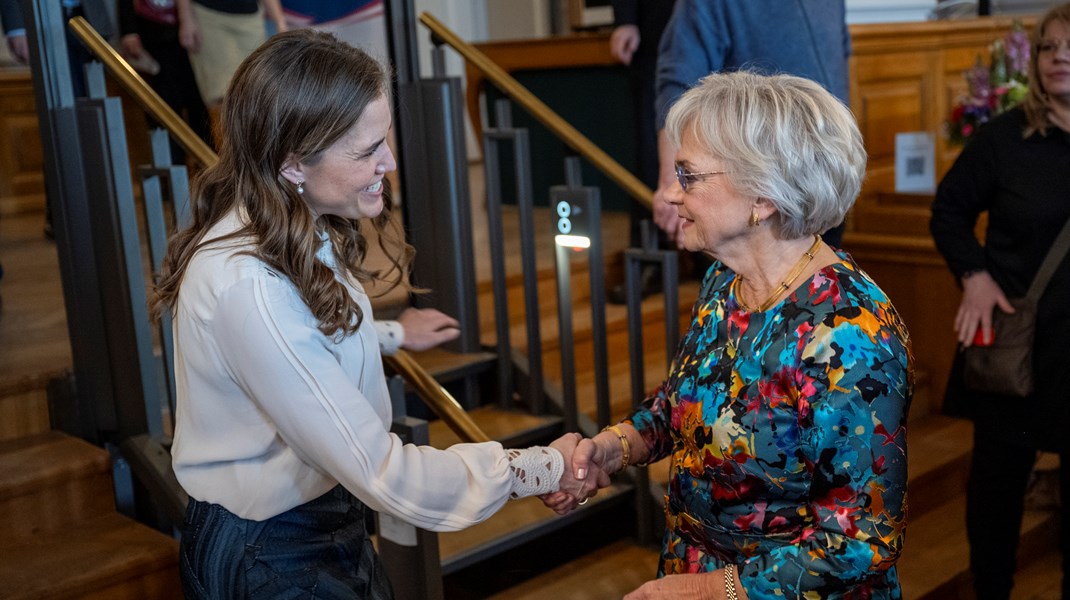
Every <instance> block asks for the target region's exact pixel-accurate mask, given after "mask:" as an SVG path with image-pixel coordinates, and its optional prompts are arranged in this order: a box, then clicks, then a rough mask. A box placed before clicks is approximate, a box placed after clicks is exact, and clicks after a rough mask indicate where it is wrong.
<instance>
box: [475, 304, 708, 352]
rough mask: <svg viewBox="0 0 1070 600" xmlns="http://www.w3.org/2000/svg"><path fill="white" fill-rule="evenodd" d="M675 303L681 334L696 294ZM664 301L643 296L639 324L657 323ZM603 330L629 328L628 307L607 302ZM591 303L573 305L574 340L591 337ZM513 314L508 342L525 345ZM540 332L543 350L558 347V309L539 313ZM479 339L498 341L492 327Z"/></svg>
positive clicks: (661, 317)
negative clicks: (604, 328) (676, 304)
mask: <svg viewBox="0 0 1070 600" xmlns="http://www.w3.org/2000/svg"><path fill="white" fill-rule="evenodd" d="M678 304H679V306H678V310H679V313H678V316H679V320H680V327H681V334H682V333H683V331H684V328H685V327H686V325H687V324H688V323H690V321H691V309H692V307H693V306H694V304H695V298H694V297H692V298H689V299H687V300H685V299H684V298H683V296H682V295H681V298H680V301H679V303H678ZM664 306H665V303H664V302H663V301H662V296H661V295H660V294H658V295H654V296H649V297H648V298H646V299H645V300H643V304H642V308H641V310H642V315H643V318H642V321H641V322H642V324H643V327H644V328H645V327H652V326H656V325H659V324H660V323H662V322H663V321H664V320H665V308H664ZM606 309H607V310H606V331H607V333H613V332H616V331H625V330H627V328H628V311H627V307H625V306H620V305H615V304H614V305H607V306H606ZM590 314H591V306H590V304H586V303H584V304H581V305H580V306H577V307H574V310H573V312H572V315H573V322H572V323H573V331H572V336H573V340H572V341H573V344H580V343H584V342H589V341H591V340H592V339H593V335H592V331H591V318H590ZM514 318H517V319H520V320H519V321H517V322H514V323H512V324H510V326H509V339H510V343H511V344H512V345H513V346H514V347H517V348H524V347H526V346H527V325H526V322H524V321H523V319H522V316H520V317H513V316H512V313H510V320H513V319H514ZM539 332H540V334H541V335H540V340H539V341H540V342H541V347H542V349H543V353H544V354H545V353H548V352H552V351H556V350H559V349H560V347H561V340H560V329H559V327H558V320H557V310H556V308H555V309H554V310H553V311H550V312H547V313H546V314H543V315H540V317H539ZM480 342H481V343H482V344H483V345H485V346H495V345H496V344H497V332H496V331H495V330H494V329H490V330H487V331H484V332H483V333H482V334H481V335H480Z"/></svg>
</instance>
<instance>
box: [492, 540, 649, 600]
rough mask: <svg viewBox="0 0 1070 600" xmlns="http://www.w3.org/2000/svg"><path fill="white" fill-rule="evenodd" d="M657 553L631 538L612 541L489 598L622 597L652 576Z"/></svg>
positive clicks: (501, 599) (525, 599)
mask: <svg viewBox="0 0 1070 600" xmlns="http://www.w3.org/2000/svg"><path fill="white" fill-rule="evenodd" d="M659 555H660V553H659V552H658V550H657V549H656V548H653V547H649V546H643V545H640V544H638V543H636V542H633V541H630V540H618V541H615V542H611V543H609V544H607V545H605V546H603V547H602V548H601V549H599V550H598V551H597V552H593V553H589V554H587V555H584V556H583V557H581V558H579V559H577V560H573V561H571V562H568V563H565V564H563V565H561V566H560V567H558V568H556V569H553V570H550V571H547V572H545V573H542V574H541V575H536V576H535V577H533V578H531V579H528V580H527V581H524V582H523V583H520V584H518V585H515V586H513V587H511V588H508V589H506V590H504V591H502V592H501V593H498V594H495V595H493V596H491V597H490V598H489V599H488V600H545V599H546V598H557V599H559V600H560V599H565V598H577V599H578V598H622V597H623V596H624V595H625V594H627V593H628V592H631V591H633V590H635V589H636V588H638V587H639V586H641V585H642V584H643V583H645V582H647V581H649V580H651V579H654V575H655V574H656V572H657V567H658V558H659Z"/></svg>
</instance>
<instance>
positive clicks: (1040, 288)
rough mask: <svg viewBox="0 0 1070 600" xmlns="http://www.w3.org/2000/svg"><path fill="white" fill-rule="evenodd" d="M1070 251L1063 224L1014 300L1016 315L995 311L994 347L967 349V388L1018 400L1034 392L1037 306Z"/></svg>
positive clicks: (1069, 236)
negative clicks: (1021, 294) (1022, 292)
mask: <svg viewBox="0 0 1070 600" xmlns="http://www.w3.org/2000/svg"><path fill="white" fill-rule="evenodd" d="M1068 250H1070V222H1067V224H1066V225H1063V229H1062V231H1060V232H1059V235H1058V237H1056V238H1055V243H1053V244H1052V247H1051V250H1048V255H1047V256H1045V257H1044V262H1043V263H1041V265H1040V270H1039V271H1037V274H1036V277H1034V278H1033V283H1032V284H1030V286H1029V291H1028V292H1026V295H1025V296H1024V297H1022V298H1014V299H1011V301H1010V302H1011V305H1013V306H1014V312H1013V313H1011V314H1008V313H1005V312H1003V311H1002V310H1000V309H999V308H996V309H995V310H994V314H993V315H992V331H993V335H992V337H993V339H992V344H991V345H989V346H970V347H969V348H966V349H965V350H964V352H965V357H964V358H965V361H964V362H965V366H964V368H963V375H964V377H965V382H964V383H965V385H966V388H967V389H969V390H972V391H975V392H985V393H990V394H1002V395H1005V396H1018V397H1025V396H1028V395H1030V394H1032V393H1033V335H1034V331H1035V330H1036V317H1037V303H1038V302H1039V301H1040V297H1041V296H1042V295H1043V294H1044V290H1045V288H1047V287H1048V282H1050V281H1051V277H1052V275H1054V274H1055V269H1057V268H1058V267H1059V264H1060V263H1062V262H1063V258H1065V257H1066V253H1067V251H1068Z"/></svg>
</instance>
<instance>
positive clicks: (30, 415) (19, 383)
mask: <svg viewBox="0 0 1070 600" xmlns="http://www.w3.org/2000/svg"><path fill="white" fill-rule="evenodd" d="M61 373H62V372H61ZM59 374H60V373H57V375H59ZM48 381H49V376H48V375H47V374H41V375H37V376H28V377H20V378H18V379H17V380H14V381H8V382H4V383H0V441H3V440H12V439H15V438H19V437H23V436H27V435H36V434H39V433H44V432H46V431H49V429H51V424H50V423H49V413H48Z"/></svg>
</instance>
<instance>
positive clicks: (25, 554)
mask: <svg viewBox="0 0 1070 600" xmlns="http://www.w3.org/2000/svg"><path fill="white" fill-rule="evenodd" d="M4 555H5V558H4V560H3V561H0V597H3V598H23V597H25V598H31V597H32V598H53V597H80V596H82V595H88V593H89V592H92V591H93V590H95V589H99V588H100V587H104V586H109V585H114V584H115V583H116V582H119V581H122V580H124V579H128V578H133V577H137V576H140V575H143V574H145V573H147V572H151V571H155V570H159V569H165V568H168V567H170V566H172V565H173V566H174V569H175V572H176V573H177V570H178V541H177V540H174V539H172V538H170V537H167V536H165V535H163V534H161V533H159V532H157V531H155V530H153V529H150V528H148V527H145V526H144V525H141V524H139V523H137V522H135V521H133V520H131V519H128V518H126V517H124V516H122V515H120V514H118V513H112V514H110V515H107V516H103V517H99V518H96V519H93V520H90V521H86V522H84V523H81V524H79V525H77V526H73V527H70V528H68V529H66V530H64V531H60V532H55V533H51V534H48V535H42V536H38V537H35V538H33V539H30V540H27V541H24V542H22V543H20V544H17V545H15V546H12V547H11V548H9V549H7V550H5V552H4Z"/></svg>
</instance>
